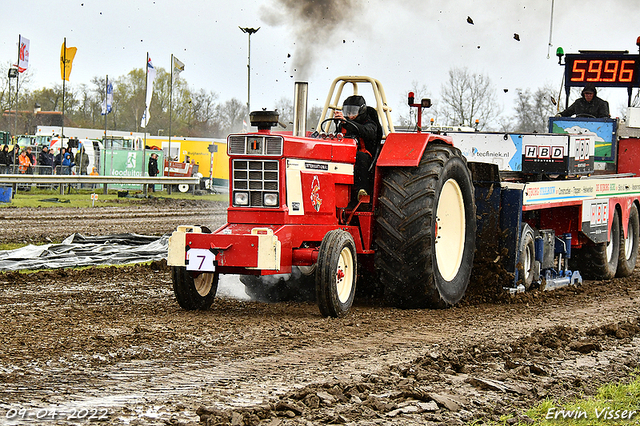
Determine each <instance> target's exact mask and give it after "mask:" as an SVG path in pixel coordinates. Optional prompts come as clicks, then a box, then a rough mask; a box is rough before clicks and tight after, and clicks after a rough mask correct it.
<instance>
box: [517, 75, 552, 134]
mask: <svg viewBox="0 0 640 426" xmlns="http://www.w3.org/2000/svg"><path fill="white" fill-rule="evenodd" d="M517 91H518V97H517V98H516V101H515V107H514V110H515V117H514V122H515V128H514V130H515V131H517V132H538V133H544V132H547V131H548V127H549V124H548V123H549V117H550V116H552V115H553V114H554V105H553V99H552V98H553V88H552V87H551V86H550V85H548V84H547V85H545V86H543V87H540V88H538V89H536V91H535V92H532V91H531V89H525V90H522V89H517Z"/></svg>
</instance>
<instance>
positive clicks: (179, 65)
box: [171, 56, 184, 78]
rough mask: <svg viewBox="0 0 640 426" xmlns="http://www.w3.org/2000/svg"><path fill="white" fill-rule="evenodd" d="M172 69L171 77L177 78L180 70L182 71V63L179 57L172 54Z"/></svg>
mask: <svg viewBox="0 0 640 426" xmlns="http://www.w3.org/2000/svg"><path fill="white" fill-rule="evenodd" d="M171 69H172V70H173V76H172V77H173V78H177V77H178V76H179V75H180V73H181V72H182V71H184V64H183V63H182V62H180V59H178V58H176V57H175V56H173V64H172V65H171Z"/></svg>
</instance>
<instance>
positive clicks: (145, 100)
mask: <svg viewBox="0 0 640 426" xmlns="http://www.w3.org/2000/svg"><path fill="white" fill-rule="evenodd" d="M144 70H145V73H144V74H145V75H144V114H145V115H144V146H143V147H142V175H141V176H144V170H145V160H146V158H145V154H146V149H147V125H148V124H149V121H148V120H149V117H147V111H148V110H149V106H148V105H147V90H149V52H147V63H146V65H145V68H144ZM149 112H151V111H149ZM143 186H144V185H143ZM146 189H147V187H146V186H144V195H147V192H146Z"/></svg>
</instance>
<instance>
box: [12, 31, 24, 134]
mask: <svg viewBox="0 0 640 426" xmlns="http://www.w3.org/2000/svg"><path fill="white" fill-rule="evenodd" d="M21 38H22V36H21V35H20V34H18V72H17V73H16V116H15V126H14V129H13V130H14V132H15V136H16V144H17V143H18V87H19V86H18V81H19V80H20V39H21Z"/></svg>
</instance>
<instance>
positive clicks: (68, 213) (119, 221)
mask: <svg viewBox="0 0 640 426" xmlns="http://www.w3.org/2000/svg"><path fill="white" fill-rule="evenodd" d="M225 204H226V203H220V202H194V201H186V200H174V199H162V198H155V199H144V200H132V201H128V202H127V204H126V205H123V206H116V207H112V206H100V204H98V205H97V206H96V207H94V208H91V209H86V208H69V207H40V208H28V209H27V208H21V209H17V208H4V209H0V235H2V236H3V238H2V241H3V242H5V243H7V242H32V243H37V242H48V241H61V240H62V239H64V238H65V237H67V236H69V235H71V234H73V233H79V234H83V235H110V234H120V233H125V232H135V233H138V234H143V235H163V234H166V233H167V232H172V231H173V230H175V228H176V226H178V225H184V224H189V225H205V226H208V227H210V228H214V229H215V228H216V227H218V226H220V225H222V224H223V223H224V222H225V218H226V212H225V208H226V206H225Z"/></svg>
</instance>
